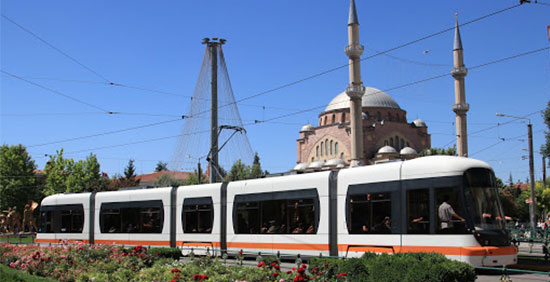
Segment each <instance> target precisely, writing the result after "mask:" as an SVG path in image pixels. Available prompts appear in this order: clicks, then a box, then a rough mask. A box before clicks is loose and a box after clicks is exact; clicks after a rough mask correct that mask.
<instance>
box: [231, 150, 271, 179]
mask: <svg viewBox="0 0 550 282" xmlns="http://www.w3.org/2000/svg"><path fill="white" fill-rule="evenodd" d="M266 174H267V171H265V172H264V171H262V165H261V164H260V157H259V156H258V153H256V154H255V155H254V161H253V163H252V166H247V165H246V164H244V163H243V162H242V161H241V160H237V161H236V162H235V163H234V164H233V166H232V167H231V170H230V171H229V173H228V174H227V175H226V176H225V181H236V180H245V179H254V178H261V177H264V176H265V175H266Z"/></svg>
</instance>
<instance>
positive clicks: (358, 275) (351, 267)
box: [309, 253, 476, 282]
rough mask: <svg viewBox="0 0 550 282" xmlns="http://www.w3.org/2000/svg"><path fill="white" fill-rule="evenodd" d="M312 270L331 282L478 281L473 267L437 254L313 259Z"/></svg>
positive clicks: (311, 262)
mask: <svg viewBox="0 0 550 282" xmlns="http://www.w3.org/2000/svg"><path fill="white" fill-rule="evenodd" d="M309 263H310V268H314V267H317V268H318V269H319V270H321V271H324V272H326V275H327V277H328V279H329V281H335V280H336V279H337V276H338V274H339V273H346V274H347V277H348V279H349V280H350V281H381V282H385V281H388V282H389V281H392V282H393V281H396V282H397V281H432V282H436V281H461V282H462V281H475V279H476V274H475V270H474V268H473V267H472V266H471V265H468V264H466V263H463V262H458V261H452V260H449V259H447V258H445V257H444V256H443V255H441V254H435V253H403V254H394V255H386V254H384V255H375V254H370V253H366V254H365V255H363V256H362V257H361V258H353V259H346V260H340V259H335V258H311V259H310V261H309Z"/></svg>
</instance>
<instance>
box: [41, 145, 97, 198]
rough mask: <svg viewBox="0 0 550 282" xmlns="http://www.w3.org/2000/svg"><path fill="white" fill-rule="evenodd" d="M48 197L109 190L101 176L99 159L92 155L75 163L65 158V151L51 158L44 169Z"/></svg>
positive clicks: (58, 152) (60, 151)
mask: <svg viewBox="0 0 550 282" xmlns="http://www.w3.org/2000/svg"><path fill="white" fill-rule="evenodd" d="M44 173H45V174H46V189H45V191H44V192H45V194H46V195H53V194H58V193H79V192H99V191H105V190H107V186H108V182H107V180H106V179H104V178H103V176H102V175H101V170H100V165H99V162H98V160H97V157H96V156H95V155H94V154H91V153H90V155H89V156H87V157H86V160H80V161H78V162H76V163H75V161H74V160H73V159H67V158H65V157H63V149H61V150H59V151H57V152H56V155H52V156H50V160H49V161H48V162H47V164H46V167H45V169H44Z"/></svg>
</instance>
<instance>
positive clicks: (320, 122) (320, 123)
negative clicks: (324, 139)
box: [319, 118, 323, 126]
mask: <svg viewBox="0 0 550 282" xmlns="http://www.w3.org/2000/svg"><path fill="white" fill-rule="evenodd" d="M321 125H323V118H320V119H319V126H321Z"/></svg>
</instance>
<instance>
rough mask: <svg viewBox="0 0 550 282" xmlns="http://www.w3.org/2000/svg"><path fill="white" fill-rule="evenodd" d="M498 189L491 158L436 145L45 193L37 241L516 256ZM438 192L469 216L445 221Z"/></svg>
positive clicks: (498, 260)
mask: <svg viewBox="0 0 550 282" xmlns="http://www.w3.org/2000/svg"><path fill="white" fill-rule="evenodd" d="M495 193H496V188H495V187H494V175H493V172H492V169H491V167H490V166H489V165H488V164H487V163H485V162H482V161H478V160H474V159H469V158H460V157H450V156H431V157H422V158H417V159H413V160H408V161H397V162H388V163H383V164H377V165H370V166H363V167H356V168H349V169H342V170H338V171H322V172H315V173H304V174H294V175H286V176H278V177H267V178H261V179H252V180H244V181H235V182H229V183H227V182H225V183H215V184H204V185H194V186H181V187H167V188H153V189H139V190H127V191H116V192H99V193H82V194H59V195H53V196H49V197H46V198H45V199H44V200H43V201H42V203H41V233H39V234H38V235H37V238H36V242H38V243H59V242H60V241H61V240H69V241H82V242H86V243H91V244H120V245H144V246H166V247H168V246H172V247H181V248H182V250H184V252H186V253H188V252H190V250H191V249H192V250H193V252H194V253H196V254H206V253H210V254H213V255H220V254H221V252H229V253H232V254H235V253H237V252H239V251H240V250H243V251H244V252H245V253H259V252H261V253H262V254H276V253H280V254H281V255H293V256H296V255H301V256H318V255H323V256H329V255H331V256H342V257H356V256H361V255H362V254H363V253H365V252H375V253H400V252H436V253H442V254H444V255H445V256H447V257H448V258H451V259H455V260H459V261H464V262H467V263H470V264H473V265H478V266H495V265H509V264H514V263H516V260H517V249H516V248H515V247H514V246H511V244H510V241H509V236H508V233H507V232H506V231H505V229H504V228H503V218H504V216H503V215H502V209H501V207H500V203H499V202H498V197H496V196H495V195H496V194H495ZM442 201H447V202H449V203H451V204H452V206H453V208H454V209H455V211H456V213H457V214H461V215H462V216H463V217H464V218H465V219H466V221H465V222H460V221H458V222H454V223H453V222H445V223H443V222H442V220H441V219H440V218H439V217H438V207H439V205H440V204H441V202H442ZM447 226H452V228H446V227H447Z"/></svg>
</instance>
